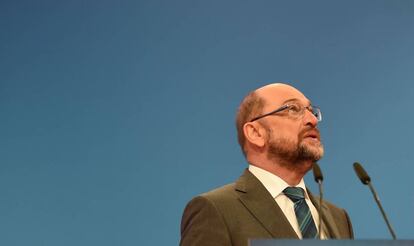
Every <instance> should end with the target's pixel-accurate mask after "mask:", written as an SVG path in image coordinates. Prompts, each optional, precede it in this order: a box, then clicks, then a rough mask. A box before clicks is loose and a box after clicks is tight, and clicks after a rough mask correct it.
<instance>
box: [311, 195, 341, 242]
mask: <svg viewBox="0 0 414 246" xmlns="http://www.w3.org/2000/svg"><path fill="white" fill-rule="evenodd" d="M307 191H308V194H309V198H310V200H311V201H312V203H313V204H314V205H315V207H316V209H319V199H317V198H316V197H314V196H313V195H312V193H311V192H310V191H309V190H307ZM322 221H323V222H322V230H323V231H324V232H326V233H327V235H326V236H327V237H328V238H340V236H339V231H338V229H337V227H336V226H335V220H334V219H333V217H332V214H331V212H330V211H329V209H328V207H327V206H326V205H325V204H322Z"/></svg>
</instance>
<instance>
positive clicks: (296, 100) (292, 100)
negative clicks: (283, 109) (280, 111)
mask: <svg viewBox="0 0 414 246" xmlns="http://www.w3.org/2000/svg"><path fill="white" fill-rule="evenodd" d="M290 102H300V100H299V99H297V98H291V99H288V100H286V101H284V102H283V103H282V105H285V104H287V103H290ZM307 102H308V104H309V106H312V103H311V101H309V100H307Z"/></svg>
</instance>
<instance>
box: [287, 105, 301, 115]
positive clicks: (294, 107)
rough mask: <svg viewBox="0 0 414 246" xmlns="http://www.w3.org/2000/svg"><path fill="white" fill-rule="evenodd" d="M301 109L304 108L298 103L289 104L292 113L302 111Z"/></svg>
mask: <svg viewBox="0 0 414 246" xmlns="http://www.w3.org/2000/svg"><path fill="white" fill-rule="evenodd" d="M301 110H302V107H301V106H299V105H298V104H292V105H289V111H290V112H292V113H300V111H301Z"/></svg>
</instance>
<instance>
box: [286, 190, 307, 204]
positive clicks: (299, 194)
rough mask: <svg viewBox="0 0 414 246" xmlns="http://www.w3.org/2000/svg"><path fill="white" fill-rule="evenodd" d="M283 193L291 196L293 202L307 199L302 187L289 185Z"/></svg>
mask: <svg viewBox="0 0 414 246" xmlns="http://www.w3.org/2000/svg"><path fill="white" fill-rule="evenodd" d="M283 193H284V194H285V195H286V196H287V197H289V199H290V200H292V202H297V201H300V200H303V199H305V192H304V190H303V189H302V188H300V187H287V188H286V189H284V190H283Z"/></svg>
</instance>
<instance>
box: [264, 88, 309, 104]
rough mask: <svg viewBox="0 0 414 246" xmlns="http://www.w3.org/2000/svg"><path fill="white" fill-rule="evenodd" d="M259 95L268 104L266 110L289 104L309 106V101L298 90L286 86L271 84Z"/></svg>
mask: <svg viewBox="0 0 414 246" xmlns="http://www.w3.org/2000/svg"><path fill="white" fill-rule="evenodd" d="M256 92H257V93H258V95H259V96H260V97H261V98H263V99H264V100H265V102H266V106H265V107H266V108H274V107H280V106H282V105H283V104H285V103H287V102H295V101H297V102H299V103H301V104H303V105H309V104H310V101H309V99H308V98H307V97H306V96H305V95H303V93H302V92H300V91H299V90H297V89H296V88H294V87H292V86H290V85H286V84H271V85H268V86H265V87H262V88H259V89H258V90H257V91H256Z"/></svg>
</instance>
